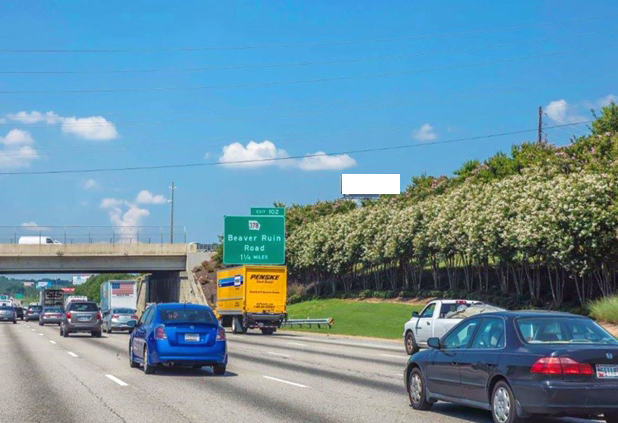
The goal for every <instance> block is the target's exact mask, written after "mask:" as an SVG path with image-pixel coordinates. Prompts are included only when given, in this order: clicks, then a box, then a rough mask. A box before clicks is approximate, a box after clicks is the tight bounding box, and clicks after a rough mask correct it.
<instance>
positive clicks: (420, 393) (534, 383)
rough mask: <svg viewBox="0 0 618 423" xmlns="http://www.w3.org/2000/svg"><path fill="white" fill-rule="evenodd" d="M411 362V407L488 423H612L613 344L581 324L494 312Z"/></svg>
mask: <svg viewBox="0 0 618 423" xmlns="http://www.w3.org/2000/svg"><path fill="white" fill-rule="evenodd" d="M428 345H429V347H430V349H429V350H425V351H421V352H419V353H416V354H414V355H413V356H411V357H410V360H409V362H408V365H407V367H406V370H405V373H404V378H405V383H406V387H407V390H408V394H409V398H410V403H411V404H412V407H413V408H415V409H417V410H429V409H430V408H431V406H432V405H433V403H435V402H436V401H448V402H453V403H457V404H462V405H467V406H471V407H476V408H482V409H486V410H491V413H492V417H493V420H494V422H495V423H516V422H519V421H521V419H524V418H526V417H529V416H531V415H549V416H600V415H603V418H604V419H605V421H607V422H608V423H618V341H616V339H615V338H614V337H613V336H612V335H611V334H609V333H608V332H607V331H606V330H605V329H603V328H602V327H601V326H599V325H598V324H596V323H595V322H594V321H593V320H591V319H588V318H586V317H581V316H576V315H573V314H568V313H558V312H497V313H487V314H483V315H478V316H475V317H470V318H468V319H466V320H463V321H462V322H461V323H459V324H458V325H457V326H455V327H454V328H453V329H451V330H450V331H449V332H448V333H447V334H446V335H444V337H443V338H442V339H438V338H430V339H429V340H428Z"/></svg>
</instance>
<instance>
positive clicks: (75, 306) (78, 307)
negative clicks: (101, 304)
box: [69, 303, 99, 311]
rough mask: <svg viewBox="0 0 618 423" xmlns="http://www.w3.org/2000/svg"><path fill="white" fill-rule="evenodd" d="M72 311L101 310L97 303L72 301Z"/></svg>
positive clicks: (70, 306)
mask: <svg viewBox="0 0 618 423" xmlns="http://www.w3.org/2000/svg"><path fill="white" fill-rule="evenodd" d="M69 310H71V311H99V308H98V307H97V305H96V304H95V303H71V304H70V305H69Z"/></svg>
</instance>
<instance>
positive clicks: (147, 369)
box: [144, 346, 156, 375]
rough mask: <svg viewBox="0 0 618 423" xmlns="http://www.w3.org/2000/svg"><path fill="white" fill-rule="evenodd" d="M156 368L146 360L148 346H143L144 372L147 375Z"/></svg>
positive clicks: (152, 372)
mask: <svg viewBox="0 0 618 423" xmlns="http://www.w3.org/2000/svg"><path fill="white" fill-rule="evenodd" d="M155 370H156V368H155V366H153V365H151V364H150V363H149V360H148V346H145V347H144V373H145V374H147V375H152V374H154V372H155Z"/></svg>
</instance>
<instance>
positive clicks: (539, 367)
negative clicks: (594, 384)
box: [530, 357, 593, 376]
mask: <svg viewBox="0 0 618 423" xmlns="http://www.w3.org/2000/svg"><path fill="white" fill-rule="evenodd" d="M530 373H537V374H543V375H586V376H590V375H592V374H593V371H592V366H591V365H590V364H588V363H579V362H577V361H575V360H573V359H571V358H567V357H543V358H540V359H538V360H537V361H536V363H534V364H533V365H532V368H531V369H530Z"/></svg>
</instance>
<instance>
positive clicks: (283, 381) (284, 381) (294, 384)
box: [262, 376, 308, 388]
mask: <svg viewBox="0 0 618 423" xmlns="http://www.w3.org/2000/svg"><path fill="white" fill-rule="evenodd" d="M262 377H263V378H264V379H269V380H274V381H275V382H281V383H287V384H288V385H292V386H297V387H299V388H308V386H306V385H301V384H300V383H294V382H290V381H287V380H283V379H277V378H276V377H271V376H262Z"/></svg>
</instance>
